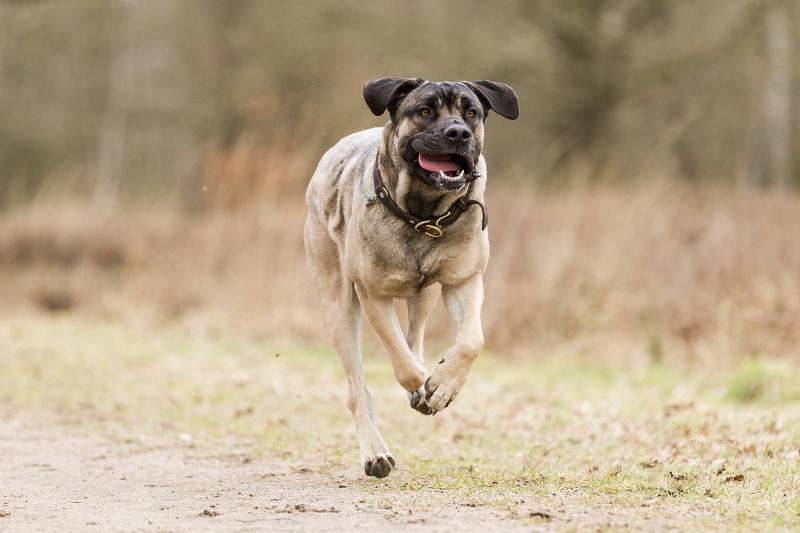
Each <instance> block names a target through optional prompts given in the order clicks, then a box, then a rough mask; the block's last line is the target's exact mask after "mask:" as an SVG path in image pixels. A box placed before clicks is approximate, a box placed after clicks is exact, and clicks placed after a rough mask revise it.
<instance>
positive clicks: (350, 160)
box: [311, 128, 383, 186]
mask: <svg viewBox="0 0 800 533" xmlns="http://www.w3.org/2000/svg"><path fill="white" fill-rule="evenodd" d="M382 135H383V128H370V129H368V130H363V131H359V132H357V133H352V134H350V135H348V136H347V137H344V138H343V139H341V140H340V141H339V142H337V143H336V144H335V145H333V146H332V147H331V148H330V149H329V150H328V151H327V152H325V155H323V156H322V158H321V159H320V161H319V164H318V165H317V170H316V171H315V172H314V176H313V177H312V178H311V182H312V185H313V184H314V182H322V183H320V184H323V183H324V184H325V186H337V185H338V183H337V182H338V181H339V180H341V179H342V178H343V177H346V176H348V175H350V174H352V170H353V167H354V166H357V165H359V163H361V164H363V162H365V161H367V160H369V159H370V158H374V156H375V154H376V153H377V151H378V146H380V143H381V138H382ZM348 171H350V172H348Z"/></svg>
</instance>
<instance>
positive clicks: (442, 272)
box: [351, 236, 488, 298]
mask: <svg viewBox="0 0 800 533" xmlns="http://www.w3.org/2000/svg"><path fill="white" fill-rule="evenodd" d="M420 237H422V236H420ZM424 238H425V239H428V237H424ZM471 244H472V245H471V246H466V247H465V246H463V245H456V244H455V243H446V242H441V241H431V242H427V241H421V242H404V243H403V242H394V243H386V242H384V243H383V246H380V247H378V248H377V249H376V248H371V249H370V251H371V252H372V253H370V254H365V255H366V256H365V257H362V259H363V260H364V261H363V262H360V263H361V264H360V268H359V269H358V270H359V272H358V273H351V274H356V276H357V277H358V278H359V279H360V280H361V282H362V284H364V285H367V286H368V289H369V290H370V292H371V293H373V294H380V295H381V296H386V297H393V298H408V297H411V296H415V295H417V294H419V292H420V291H421V290H422V289H424V288H425V287H428V286H429V285H432V284H434V283H441V284H442V285H459V284H461V283H463V282H464V281H465V280H466V279H469V278H470V277H472V276H474V275H475V274H476V273H482V272H483V270H484V269H485V266H486V258H487V256H488V253H482V252H484V249H483V246H482V245H481V244H480V243H471Z"/></svg>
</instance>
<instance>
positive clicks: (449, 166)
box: [419, 154, 461, 172]
mask: <svg viewBox="0 0 800 533" xmlns="http://www.w3.org/2000/svg"><path fill="white" fill-rule="evenodd" d="M419 166H421V167H422V168H424V169H425V170H430V171H431V172H439V171H440V170H441V171H443V172H458V169H459V168H461V166H460V165H459V164H458V163H455V162H453V161H451V157H450V154H443V155H425V154H419Z"/></svg>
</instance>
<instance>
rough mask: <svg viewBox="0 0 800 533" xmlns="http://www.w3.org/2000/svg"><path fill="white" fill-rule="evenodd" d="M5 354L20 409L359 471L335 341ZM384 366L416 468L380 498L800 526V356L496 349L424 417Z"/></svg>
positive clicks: (107, 332)
mask: <svg viewBox="0 0 800 533" xmlns="http://www.w3.org/2000/svg"><path fill="white" fill-rule="evenodd" d="M0 346H2V351H0V413H2V412H4V413H5V414H6V415H7V416H20V415H22V414H29V415H32V417H33V418H34V419H38V420H40V421H41V423H42V424H49V423H51V422H53V421H57V422H63V423H67V424H68V425H69V424H72V425H74V426H75V429H76V430H77V429H81V430H83V429H85V428H92V429H93V430H95V431H99V432H101V433H103V434H106V435H108V436H110V437H112V438H118V439H134V440H136V439H140V440H147V441H152V442H157V443H161V444H164V445H174V446H184V445H187V444H186V441H187V440H189V439H191V444H190V445H191V446H193V447H195V448H199V449H202V450H205V451H208V452H210V453H224V450H225V449H226V442H229V441H230V440H231V439H235V440H236V441H237V442H240V443H246V444H247V445H249V446H250V448H251V449H252V453H253V454H255V455H261V456H262V457H263V458H276V459H279V460H283V461H289V462H291V463H293V464H297V465H300V464H302V465H304V466H305V467H309V468H312V469H315V470H319V471H322V472H331V474H332V475H333V474H334V473H335V472H338V471H341V469H348V471H353V472H356V471H357V470H358V465H357V442H356V437H355V431H354V428H353V424H352V420H351V417H350V415H349V413H348V412H347V409H346V407H345V394H346V386H345V380H344V377H343V375H342V372H341V370H340V368H339V366H338V362H337V361H336V357H335V355H334V354H333V353H332V352H331V351H330V350H328V349H325V348H322V349H320V348H308V347H301V346H297V345H293V346H286V345H284V346H276V345H270V344H269V343H265V342H263V341H260V340H258V339H252V338H248V337H246V336H238V335H231V336H225V335H219V334H213V333H208V332H197V331H195V330H192V329H191V328H190V327H186V326H182V327H178V326H175V325H167V326H165V327H162V328H155V329H153V328H137V327H132V326H130V325H125V324H119V323H113V322H105V323H103V322H96V321H90V320H86V319H84V318H81V317H80V316H76V315H71V314H57V315H51V316H48V315H43V314H39V313H31V314H23V315H20V316H18V317H16V318H6V319H4V320H3V322H2V323H0ZM429 359H430V360H434V359H435V357H434V355H433V354H430V356H429ZM365 365H366V372H367V378H368V382H369V383H370V388H371V391H372V393H373V397H374V403H375V407H376V412H377V416H378V420H379V424H381V427H382V431H383V434H384V437H385V438H386V440H387V442H388V443H389V445H390V448H391V449H392V451H393V453H394V454H395V456H396V457H397V459H398V466H399V468H398V469H397V471H396V472H394V473H393V474H392V475H391V476H390V477H389V478H387V479H385V480H380V481H376V480H374V479H367V478H363V479H362V478H358V479H357V480H356V481H354V482H353V484H351V486H354V487H355V488H356V489H357V490H360V491H362V492H363V495H364V496H363V497H364V500H365V501H367V502H375V503H380V502H383V501H391V500H392V498H395V497H397V495H398V494H401V493H402V494H410V495H413V494H420V495H424V498H423V499H424V501H421V502H420V505H423V506H426V505H427V506H433V505H439V504H443V502H452V501H453V500H456V501H460V502H462V504H463V505H475V506H490V507H495V508H499V509H505V510H509V511H510V512H511V513H512V515H515V516H517V517H519V518H520V519H522V520H527V521H530V522H531V523H539V522H542V521H547V520H549V519H550V518H552V517H554V516H556V517H559V518H561V519H563V521H562V522H559V523H565V524H567V525H569V524H570V523H574V524H576V526H575V527H576V528H578V529H582V528H581V524H585V523H586V520H588V519H587V518H586V517H587V516H590V515H591V516H593V517H594V518H592V523H599V524H600V526H602V528H605V529H608V530H613V529H615V528H623V526H624V524H625V523H631V524H634V525H638V527H639V528H645V529H647V528H648V527H649V526H652V527H653V528H655V529H669V528H677V529H688V528H692V527H697V528H702V529H711V530H714V529H716V530H724V531H728V530H742V531H745V530H753V529H766V530H772V529H780V528H785V529H790V528H796V527H800V516H799V515H800V458H799V457H798V452H800V403H798V402H797V399H798V397H799V396H798V395H797V391H798V387H800V386H798V385H797V383H800V380H798V372H797V369H796V368H794V367H792V366H789V365H787V364H783V363H782V364H778V365H777V366H775V367H773V365H775V363H774V362H772V361H770V360H766V359H758V360H752V361H746V362H745V363H743V364H742V366H741V367H740V368H739V369H738V370H736V371H734V372H731V373H700V372H693V373H691V374H687V373H683V372H680V371H676V370H673V369H671V368H669V367H666V366H664V365H661V364H655V365H652V366H650V367H646V368H640V369H627V370H623V369H614V368H612V367H609V366H602V367H601V366H598V365H593V364H591V363H588V362H587V361H586V360H585V359H583V358H581V357H577V356H574V357H561V358H557V357H544V358H540V359H539V360H530V359H529V360H528V361H527V362H513V361H511V360H509V359H507V358H499V357H497V356H495V355H493V354H491V353H486V354H484V355H483V356H481V358H479V360H478V362H477V363H476V366H475V368H474V370H473V372H472V374H471V377H470V380H469V381H468V383H467V385H466V387H465V389H464V390H463V391H462V393H461V395H460V396H459V398H458V400H457V401H456V402H455V403H454V404H453V405H452V406H451V407H450V408H449V409H447V410H446V411H444V412H442V413H440V414H438V415H437V416H435V417H422V416H420V415H419V414H418V413H416V412H414V411H412V410H411V409H410V408H409V407H408V406H407V405H406V400H405V394H404V393H403V391H402V390H401V389H400V387H399V386H398V385H397V384H396V383H394V382H393V380H392V378H391V370H390V366H389V364H388V362H387V361H386V360H385V358H384V357H383V356H382V355H381V354H379V353H378V354H372V353H371V352H368V354H367V355H366V356H365ZM774 368H777V370H775V369H774ZM772 376H778V377H777V378H773V377H772ZM773 379H777V380H778V381H779V382H780V383H783V385H782V388H780V389H779V390H778V391H777V392H775V390H774V389H773V387H772V384H773V383H774V381H773ZM754 384H755V385H754ZM606 515H608V517H607V519H606V518H602V517H605V516H606ZM598 516H600V517H601V518H602V519H598V518H597V517H598ZM598 520H600V521H599V522H598ZM571 521H572V522H571ZM648 524H649V526H648Z"/></svg>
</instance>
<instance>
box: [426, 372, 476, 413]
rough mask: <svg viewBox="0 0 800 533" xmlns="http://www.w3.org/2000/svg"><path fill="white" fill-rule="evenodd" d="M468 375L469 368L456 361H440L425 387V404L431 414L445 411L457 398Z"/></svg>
mask: <svg viewBox="0 0 800 533" xmlns="http://www.w3.org/2000/svg"><path fill="white" fill-rule="evenodd" d="M468 376H469V368H467V369H466V371H465V370H464V369H463V367H462V366H461V365H459V364H457V362H455V361H453V362H449V361H447V362H445V361H443V362H442V363H439V366H438V367H437V368H436V371H435V372H434V373H433V375H432V376H431V377H429V378H428V380H427V381H426V382H425V386H424V387H423V389H424V392H425V404H426V405H427V406H428V409H430V411H431V414H434V415H435V414H436V413H438V412H439V411H443V410H444V409H445V408H446V407H447V406H449V405H450V404H451V403H452V401H453V400H455V399H456V396H458V392H459V391H460V390H461V387H463V386H464V383H465V382H466V381H467V377H468Z"/></svg>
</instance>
